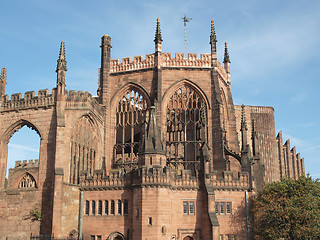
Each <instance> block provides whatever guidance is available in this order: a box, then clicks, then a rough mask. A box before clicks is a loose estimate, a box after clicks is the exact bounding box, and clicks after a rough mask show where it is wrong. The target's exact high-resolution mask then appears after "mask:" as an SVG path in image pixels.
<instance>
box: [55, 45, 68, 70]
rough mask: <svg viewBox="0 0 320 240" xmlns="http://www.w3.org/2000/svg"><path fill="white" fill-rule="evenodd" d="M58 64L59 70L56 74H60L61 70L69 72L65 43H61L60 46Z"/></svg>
mask: <svg viewBox="0 0 320 240" xmlns="http://www.w3.org/2000/svg"><path fill="white" fill-rule="evenodd" d="M57 62H58V64H57V70H56V72H58V71H59V70H62V71H67V70H68V69H67V61H66V55H65V49H64V42H63V41H62V42H61V45H60V54H59V59H58V61H57Z"/></svg>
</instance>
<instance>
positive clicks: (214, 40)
mask: <svg viewBox="0 0 320 240" xmlns="http://www.w3.org/2000/svg"><path fill="white" fill-rule="evenodd" d="M216 42H217V36H216V31H215V29H214V21H213V20H211V35H210V44H213V43H216Z"/></svg>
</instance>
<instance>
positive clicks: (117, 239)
mask: <svg viewBox="0 0 320 240" xmlns="http://www.w3.org/2000/svg"><path fill="white" fill-rule="evenodd" d="M107 240H124V235H123V234H122V233H119V232H113V233H111V234H110V235H109V237H108V238H107Z"/></svg>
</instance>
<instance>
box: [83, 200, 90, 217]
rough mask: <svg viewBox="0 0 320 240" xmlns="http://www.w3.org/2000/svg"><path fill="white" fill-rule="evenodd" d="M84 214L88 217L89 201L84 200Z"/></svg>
mask: <svg viewBox="0 0 320 240" xmlns="http://www.w3.org/2000/svg"><path fill="white" fill-rule="evenodd" d="M84 213H85V214H86V215H89V201H88V200H86V206H85V211H84Z"/></svg>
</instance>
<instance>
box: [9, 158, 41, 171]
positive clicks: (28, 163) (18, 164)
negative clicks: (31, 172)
mask: <svg viewBox="0 0 320 240" xmlns="http://www.w3.org/2000/svg"><path fill="white" fill-rule="evenodd" d="M34 167H39V159H31V160H18V161H15V165H14V168H15V169H17V168H34Z"/></svg>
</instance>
